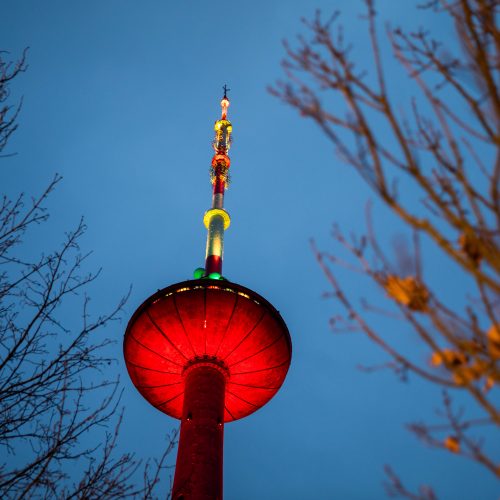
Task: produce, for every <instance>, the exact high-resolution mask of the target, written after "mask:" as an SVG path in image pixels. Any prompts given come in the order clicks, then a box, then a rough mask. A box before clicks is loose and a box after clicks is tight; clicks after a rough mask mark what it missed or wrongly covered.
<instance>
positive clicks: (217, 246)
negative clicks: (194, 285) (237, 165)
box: [203, 85, 233, 279]
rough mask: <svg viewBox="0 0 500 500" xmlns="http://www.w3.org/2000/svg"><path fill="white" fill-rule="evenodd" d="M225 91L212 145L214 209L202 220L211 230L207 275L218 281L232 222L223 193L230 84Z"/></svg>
mask: <svg viewBox="0 0 500 500" xmlns="http://www.w3.org/2000/svg"><path fill="white" fill-rule="evenodd" d="M223 90H224V96H223V98H222V100H221V102H220V105H221V118H220V120H217V121H216V122H215V125H214V130H215V137H214V140H213V143H212V145H213V148H214V152H215V153H214V156H213V158H212V167H211V169H210V180H211V181H212V185H213V193H212V207H211V208H210V210H207V211H206V212H205V216H204V217H203V223H204V224H205V227H206V228H207V230H208V233H207V248H206V254H205V272H204V275H205V276H206V277H209V278H214V279H219V278H220V277H221V275H222V259H223V253H224V231H225V230H226V229H227V228H228V227H229V224H230V223H231V219H230V217H229V214H228V213H227V212H226V211H225V210H224V192H225V190H226V189H227V186H228V183H229V167H230V165H231V160H230V159H229V156H228V152H229V148H230V147H231V133H232V131H233V126H232V125H231V122H230V121H229V120H228V119H227V110H228V108H229V99H228V97H227V92H228V91H229V89H228V88H227V85H224V87H223Z"/></svg>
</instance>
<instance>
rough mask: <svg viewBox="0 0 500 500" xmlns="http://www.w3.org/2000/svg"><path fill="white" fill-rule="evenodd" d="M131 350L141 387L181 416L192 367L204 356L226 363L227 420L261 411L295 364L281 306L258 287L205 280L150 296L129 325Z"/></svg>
mask: <svg viewBox="0 0 500 500" xmlns="http://www.w3.org/2000/svg"><path fill="white" fill-rule="evenodd" d="M124 355H125V361H126V364H127V369H128V371H129V374H130V377H131V379H132V382H133V383H134V385H135V386H136V387H137V389H138V390H139V392H140V393H141V394H142V395H143V396H144V397H145V398H146V399H147V400H148V401H149V402H150V403H151V404H152V405H153V406H155V407H156V408H158V409H159V410H161V411H163V412H164V413H166V414H168V415H170V416H172V417H175V418H178V419H180V418H181V417H182V409H183V402H184V389H185V376H184V373H185V369H186V367H187V366H189V365H190V364H193V363H195V362H200V361H201V362H202V361H203V360H204V359H205V360H209V361H210V362H216V363H220V364H221V366H223V367H225V369H226V370H227V375H228V377H227V381H226V385H225V396H224V399H225V403H224V422H230V421H232V420H236V419H239V418H243V417H245V416H247V415H249V414H251V413H253V412H254V411H256V410H257V409H258V408H260V407H261V406H263V405H264V404H266V403H267V402H268V401H269V400H270V399H271V398H272V397H273V396H274V394H275V393H276V392H277V391H278V389H279V388H280V386H281V384H282V383H283V381H284V379H285V376H286V373H287V371H288V367H289V365H290V360H291V341H290V335H289V333H288V329H287V327H286V325H285V323H284V321H283V319H282V318H281V316H280V315H279V313H278V311H276V309H275V308H274V307H273V306H272V305H271V304H269V302H267V301H266V300H265V299H263V298H262V297H260V296H259V295H258V294H256V293H255V292H253V291H251V290H249V289H247V288H244V287H242V286H240V285H236V284H234V283H230V282H227V281H219V280H209V279H201V280H193V281H186V282H183V283H178V284H176V285H172V286H170V287H168V288H165V289H163V290H161V291H159V292H158V293H156V294H155V295H153V296H152V297H150V298H149V299H147V300H146V301H145V302H144V303H143V304H142V305H141V306H140V307H139V309H138V310H137V311H136V313H135V314H134V316H133V317H132V319H131V320H130V322H129V324H128V327H127V331H126V333H125V340H124ZM223 369H224V368H223Z"/></svg>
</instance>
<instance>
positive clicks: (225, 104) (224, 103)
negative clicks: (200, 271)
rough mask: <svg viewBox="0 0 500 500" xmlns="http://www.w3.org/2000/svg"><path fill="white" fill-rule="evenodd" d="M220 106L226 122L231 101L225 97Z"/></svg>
mask: <svg viewBox="0 0 500 500" xmlns="http://www.w3.org/2000/svg"><path fill="white" fill-rule="evenodd" d="M220 106H221V108H222V113H221V117H222V120H225V119H226V118H227V108H229V99H228V98H227V97H224V98H223V99H222V101H221V102H220Z"/></svg>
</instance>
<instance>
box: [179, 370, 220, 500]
mask: <svg viewBox="0 0 500 500" xmlns="http://www.w3.org/2000/svg"><path fill="white" fill-rule="evenodd" d="M225 385H226V380H225V374H224V373H222V372H221V371H220V369H219V368H218V367H217V366H215V365H214V366H210V364H209V363H199V364H198V365H194V366H192V367H190V368H188V370H187V373H186V376H185V392H184V406H183V410H182V419H181V432H180V437H179V449H178V452H177V463H176V468H175V476H174V485H173V489H172V498H173V500H222V452H223V439H224V394H225Z"/></svg>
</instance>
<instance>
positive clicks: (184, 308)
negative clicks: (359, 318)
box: [123, 86, 292, 500]
mask: <svg viewBox="0 0 500 500" xmlns="http://www.w3.org/2000/svg"><path fill="white" fill-rule="evenodd" d="M227 90H228V89H227V87H226V86H224V97H223V98H222V100H221V103H220V104H221V108H222V113H221V118H220V120H217V121H216V122H215V126H214V130H215V138H214V141H213V148H214V151H215V154H214V156H213V158H212V168H211V176H210V177H211V181H212V184H213V194H212V206H211V208H210V209H209V210H207V211H206V212H205V216H204V217H203V222H204V224H205V227H206V228H207V247H206V255H205V267H204V268H198V269H197V270H196V271H195V276H194V278H195V279H193V280H189V281H184V282H182V283H176V284H174V285H170V286H168V287H167V288H164V289H163V290H160V291H158V292H157V293H155V294H154V295H152V296H151V297H149V298H148V299H147V300H146V301H145V302H144V303H143V304H142V305H141V306H140V307H139V308H138V309H137V311H136V312H135V313H134V315H133V316H132V318H131V319H130V321H129V323H128V326H127V330H126V332H125V338H124V345H123V351H124V356H125V362H126V365H127V369H128V372H129V375H130V378H131V379H132V382H133V383H134V385H135V386H136V388H137V389H138V391H139V392H140V393H141V394H142V396H144V398H146V399H147V400H148V401H149V402H150V403H151V404H152V405H153V406H155V407H156V408H158V409H159V410H160V411H162V412H164V413H166V414H167V415H170V416H171V417H174V418H177V419H180V421H181V426H180V437H179V447H178V451H177V462H176V468H175V475H174V484H173V489H172V498H173V500H222V455H223V436H224V423H226V422H231V421H233V420H238V419H240V418H243V417H246V416H247V415H250V414H251V413H253V412H254V411H256V410H258V409H259V408H260V407H261V406H263V405H265V404H266V403H267V402H268V401H269V400H270V399H271V398H272V397H273V396H274V394H276V392H277V391H278V390H279V388H280V387H281V385H282V383H283V381H284V380H285V377H286V374H287V371H288V367H289V366H290V360H291V353H292V345H291V340H290V334H289V333H288V329H287V326H286V324H285V322H284V321H283V319H282V318H281V316H280V314H279V312H278V311H277V310H276V309H275V308H274V307H273V306H272V305H271V304H270V303H269V302H268V301H267V300H265V299H264V298H263V297H261V296H260V295H258V294H257V293H256V292H254V291H252V290H249V289H248V288H245V287H243V286H241V285H238V284H236V283H232V282H230V281H228V280H227V279H226V278H224V277H223V276H222V261H223V240H224V231H225V230H226V229H227V228H228V227H229V224H230V217H229V214H228V213H227V212H226V211H225V209H224V192H225V190H226V188H227V184H228V171H229V167H230V164H231V162H230V160H229V156H228V152H229V148H230V145H231V133H232V125H231V122H230V121H229V120H228V119H227V114H228V108H229V99H228V97H227Z"/></svg>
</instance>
